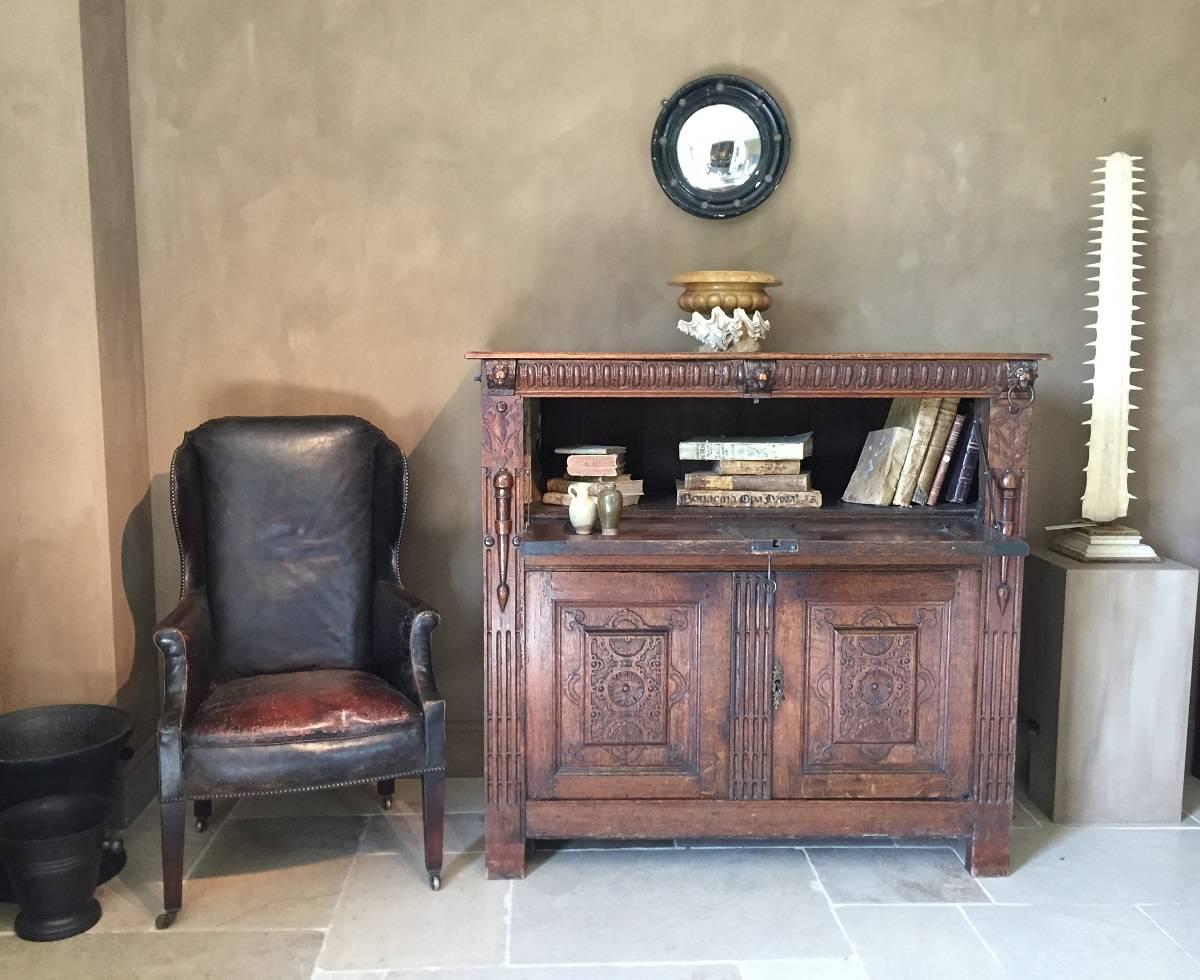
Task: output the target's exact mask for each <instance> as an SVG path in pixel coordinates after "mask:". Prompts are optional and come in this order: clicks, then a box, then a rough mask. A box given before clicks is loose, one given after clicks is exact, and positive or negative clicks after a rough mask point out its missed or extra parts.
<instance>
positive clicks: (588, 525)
mask: <svg viewBox="0 0 1200 980" xmlns="http://www.w3.org/2000/svg"><path fill="white" fill-rule="evenodd" d="M567 493H568V495H569V496H570V497H571V504H570V506H569V507H568V508H567V514H568V516H569V517H570V518H571V527H573V528H575V533H576V534H591V533H592V528H593V527H595V526H596V498H595V497H593V496H592V485H591V484H590V483H572V484H571V485H570V486H569V487H567Z"/></svg>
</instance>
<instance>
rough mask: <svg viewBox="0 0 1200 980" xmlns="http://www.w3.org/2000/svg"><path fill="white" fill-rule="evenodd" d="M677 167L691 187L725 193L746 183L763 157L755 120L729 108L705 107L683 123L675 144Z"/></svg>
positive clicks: (734, 108) (760, 137)
mask: <svg viewBox="0 0 1200 980" xmlns="http://www.w3.org/2000/svg"><path fill="white" fill-rule="evenodd" d="M675 149H676V153H677V154H678V158H679V168H680V170H681V171H682V172H683V177H684V179H685V180H686V181H687V182H688V183H689V184H691V185H692V186H693V187H695V188H697V189H699V190H705V191H719V190H728V189H730V188H733V187H739V186H740V185H742V184H744V183H746V181H748V180H749V179H750V177H751V176H752V175H753V174H754V171H755V170H756V169H757V167H758V162H759V159H760V158H761V157H762V136H761V134H760V133H759V131H758V127H757V126H755V125H754V120H753V119H751V118H750V116H748V115H747V114H746V113H745V112H743V111H742V110H741V109H738V108H737V107H736V106H732V105H720V104H718V105H708V106H704V107H703V108H702V109H698V110H697V111H696V112H694V113H692V115H691V116H689V117H688V119H687V120H686V121H685V122H684V124H683V126H682V127H681V129H680V130H679V139H678V141H677V143H676V147H675Z"/></svg>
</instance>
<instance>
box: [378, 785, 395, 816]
mask: <svg viewBox="0 0 1200 980" xmlns="http://www.w3.org/2000/svg"><path fill="white" fill-rule="evenodd" d="M378 786H379V805H380V806H381V807H383V808H384V809H385V810H390V809H391V808H392V799H393V797H395V795H396V780H394V779H381V780H379V783H378Z"/></svg>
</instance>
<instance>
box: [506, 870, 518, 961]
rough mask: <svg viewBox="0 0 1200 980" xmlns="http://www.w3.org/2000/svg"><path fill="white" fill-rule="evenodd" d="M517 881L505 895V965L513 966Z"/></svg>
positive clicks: (509, 887)
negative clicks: (514, 898) (513, 931)
mask: <svg viewBox="0 0 1200 980" xmlns="http://www.w3.org/2000/svg"><path fill="white" fill-rule="evenodd" d="M515 885H516V882H515V881H510V882H509V883H508V891H506V892H505V893H504V965H505V966H512V925H513V887H514V886H515Z"/></svg>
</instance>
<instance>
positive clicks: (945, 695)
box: [772, 570, 979, 799]
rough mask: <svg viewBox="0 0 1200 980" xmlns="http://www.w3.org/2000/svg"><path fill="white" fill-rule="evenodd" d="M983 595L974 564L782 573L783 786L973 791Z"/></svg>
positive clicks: (807, 791)
mask: <svg viewBox="0 0 1200 980" xmlns="http://www.w3.org/2000/svg"><path fill="white" fill-rule="evenodd" d="M978 603H979V575H978V573H977V572H976V571H973V570H972V571H912V570H898V571H896V572H891V573H888V574H880V573H871V572H838V573H835V572H814V573H795V574H785V575H780V576H779V589H778V594H777V596H776V608H777V611H778V612H777V615H778V622H777V626H776V645H775V657H776V661H777V662H778V663H779V665H780V668H781V670H782V674H783V694H784V700H783V702H781V703H780V705H779V708H778V709H777V711H776V714H775V728H774V737H775V745H774V766H773V779H772V789H773V795H775V796H777V797H850V796H853V797H897V798H903V797H928V798H942V799H945V798H959V797H963V796H964V795H965V794H966V793H967V792H968V790H969V788H970V763H971V756H972V750H973V729H972V717H973V711H974V703H975V702H974V677H975V656H976V647H977V644H978V628H977V625H978Z"/></svg>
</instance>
